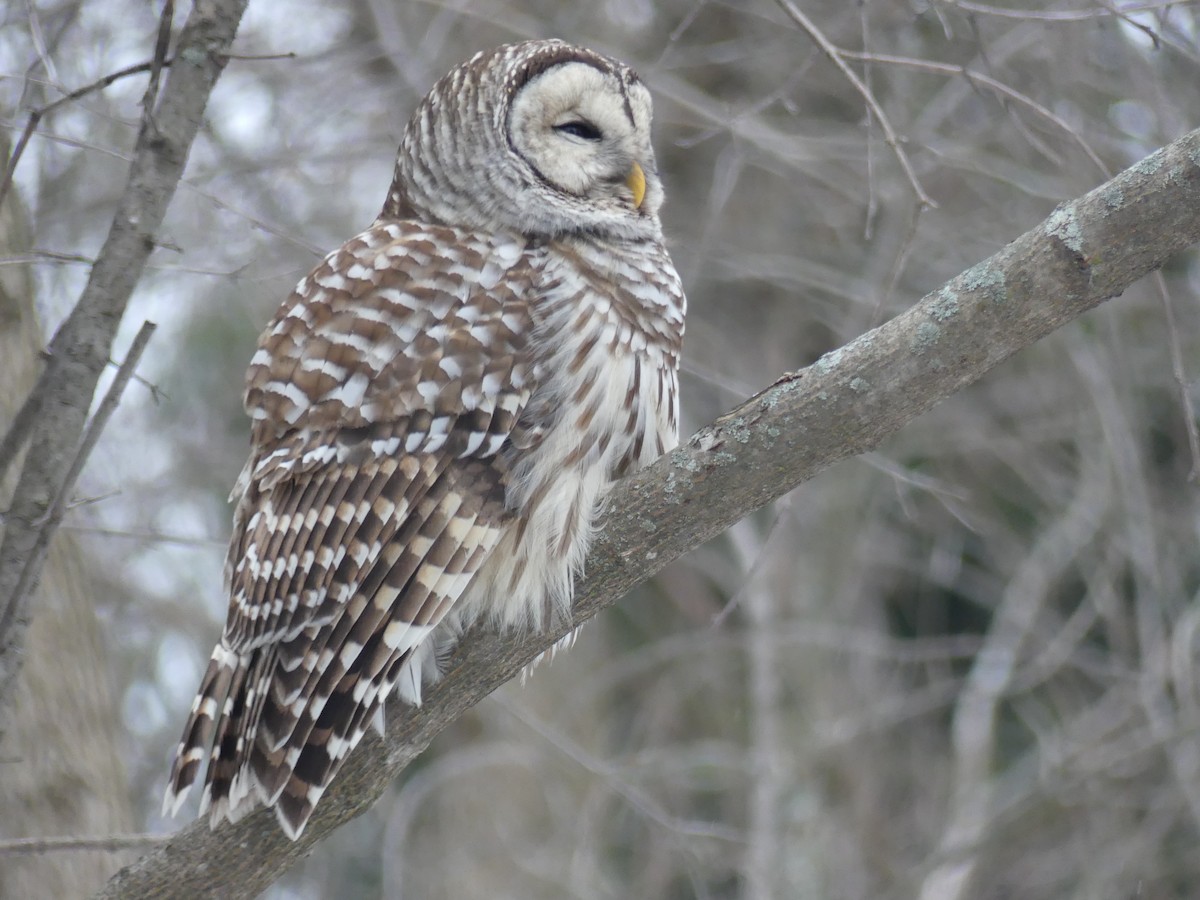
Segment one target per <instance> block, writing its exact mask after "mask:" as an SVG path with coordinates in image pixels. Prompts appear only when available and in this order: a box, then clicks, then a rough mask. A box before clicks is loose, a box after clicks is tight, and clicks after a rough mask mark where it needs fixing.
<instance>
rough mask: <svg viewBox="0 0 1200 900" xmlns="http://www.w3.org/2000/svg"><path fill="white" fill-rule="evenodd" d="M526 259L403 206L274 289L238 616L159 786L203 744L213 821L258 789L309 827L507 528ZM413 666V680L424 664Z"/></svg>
mask: <svg viewBox="0 0 1200 900" xmlns="http://www.w3.org/2000/svg"><path fill="white" fill-rule="evenodd" d="M526 262H527V257H526V256H525V255H524V243H523V242H522V241H520V240H519V239H517V238H498V237H488V236H482V235H477V234H474V233H471V232H464V231H461V230H458V229H451V228H440V227H432V226H422V225H418V224H417V223H412V222H389V223H385V224H380V225H377V226H376V227H375V228H373V229H371V230H370V231H367V232H365V233H363V234H362V235H359V236H358V237H357V238H355V239H353V240H351V241H350V242H348V243H347V244H346V245H345V246H343V247H342V248H341V249H339V250H338V251H336V252H334V253H332V254H330V256H328V257H327V258H326V259H325V261H324V262H323V263H322V264H321V265H320V266H318V268H317V269H316V270H314V271H313V273H312V274H310V275H309V276H308V277H307V278H305V279H304V280H303V281H301V283H300V284H299V286H298V287H297V289H296V291H295V292H294V293H293V294H292V296H291V297H290V298H289V299H288V300H287V301H286V302H285V303H284V304H283V305H282V306H281V307H280V310H279V312H278V313H277V315H276V316H275V319H274V320H273V321H272V323H271V325H269V326H268V328H267V330H266V331H265V332H264V334H263V336H262V338H261V339H260V341H259V349H258V352H257V353H256V354H255V356H254V358H253V360H252V362H251V366H250V370H249V373H248V376H247V390H246V396H245V401H246V409H247V411H248V413H249V414H250V415H251V417H252V418H253V420H254V428H253V451H252V454H251V457H250V461H249V462H248V463H247V466H246V469H245V470H244V471H243V473H242V477H241V478H240V479H239V484H238V487H237V488H235V495H239V494H240V500H239V503H238V507H237V511H236V513H235V520H234V536H233V540H232V542H231V546H230V552H229V557H228V560H227V563H226V579H227V582H228V588H229V592H230V607H229V617H228V621H227V623H226V626H225V632H224V635H223V637H222V640H221V643H220V645H219V646H218V647H217V648H216V650H215V651H214V653H213V659H212V662H211V663H210V665H209V669H208V672H207V674H206V676H205V679H204V681H203V683H202V685H201V690H200V693H199V695H198V697H197V700H196V703H195V705H194V706H193V713H192V718H191V720H190V721H189V723H188V726H187V728H186V729H185V732H184V740H183V742H182V743H181V745H180V750H179V754H178V756H177V758H176V762H175V767H174V769H173V771H172V773H171V780H170V782H169V784H170V787H169V789H168V797H167V804H166V806H168V807H174V808H178V806H179V804H180V803H181V802H182V799H183V796H184V795H185V794H186V791H187V790H188V787H189V785H190V784H191V782H192V781H193V779H194V778H195V776H196V774H197V771H198V768H199V764H200V761H201V760H202V759H203V756H204V753H205V749H206V748H207V747H208V746H209V744H210V743H211V744H212V746H213V749H212V755H211V763H210V765H209V769H208V774H207V779H206V792H205V805H206V806H207V805H209V804H211V808H212V818H213V822H214V824H215V823H216V821H218V820H219V819H220V818H222V817H224V818H228V819H230V820H231V821H233V820H236V819H237V818H239V817H240V816H241V815H243V814H244V813H245V812H246V811H249V809H252V808H253V806H254V805H255V802H256V800H255V798H254V797H253V796H251V791H252V789H253V791H254V793H255V794H257V799H258V800H261V801H262V802H264V803H266V804H267V805H269V806H270V805H273V806H275V809H276V813H277V815H278V817H279V821H280V823H281V825H282V826H283V828H284V830H285V831H287V833H288V834H289V835H291V836H292V837H295V836H297V835H298V834H299V833H300V831H301V830H302V829H303V827H304V825H305V823H306V822H307V820H308V817H309V815H311V812H312V810H313V808H314V807H315V805H316V803H317V800H318V799H319V798H320V795H321V793H322V792H323V791H324V790H325V788H326V787H327V786H328V784H329V782H330V780H331V779H332V778H333V775H334V774H335V773H336V771H337V769H338V768H339V767H340V765H341V762H342V761H343V760H344V759H345V756H346V754H347V753H349V751H350V750H351V749H352V748H353V747H354V746H355V745H356V744H357V743H358V741H359V739H360V738H361V737H362V735H363V733H364V731H365V728H366V726H367V724H368V723H369V722H370V721H371V720H372V717H373V716H374V714H375V712H376V711H377V710H378V709H379V707H380V705H381V704H382V701H383V698H384V697H385V696H386V695H387V694H388V693H389V691H390V690H391V689H392V687H393V686H394V685H395V683H396V680H397V678H398V677H400V676H401V671H402V669H404V668H405V667H404V666H403V663H404V661H405V660H406V659H407V658H408V657H409V656H410V655H411V654H412V653H413V651H414V650H415V649H416V648H418V647H419V646H420V645H421V643H422V641H424V640H425V638H426V637H428V635H429V634H430V632H431V631H432V630H433V628H434V627H435V626H436V625H437V624H438V622H439V621H440V620H441V619H442V617H443V616H444V615H445V613H446V611H447V610H448V609H449V608H450V607H451V606H452V605H453V604H454V602H455V601H456V600H457V599H458V598H459V596H460V595H461V594H462V592H463V590H464V589H465V588H466V586H467V585H468V583H469V582H470V580H471V577H472V576H473V575H474V573H475V572H476V571H477V570H478V568H479V567H480V565H481V564H482V563H483V561H484V559H486V557H487V555H488V554H489V553H490V552H491V550H492V549H493V548H494V547H495V545H496V543H497V542H498V541H499V539H500V537H501V534H502V530H503V528H504V526H505V523H506V521H507V519H508V517H509V513H508V512H507V511H506V509H505V496H504V495H505V481H506V478H505V475H506V472H505V467H504V458H505V457H504V455H503V454H501V453H500V451H501V449H502V448H503V447H504V446H505V444H506V442H516V443H518V444H521V443H523V442H529V441H532V440H534V436H532V435H528V434H523V433H522V431H521V429H520V428H519V426H518V418H519V416H520V413H521V411H522V409H523V408H524V407H525V405H526V403H527V402H528V400H529V396H530V393H531V391H532V389H533V386H534V383H535V381H536V374H537V373H536V372H535V371H534V369H533V365H532V363H531V361H530V358H529V355H528V353H527V351H526V339H527V337H528V335H529V333H530V331H531V330H532V322H531V319H530V313H529V303H528V295H529V286H530V269H529V266H528V265H527V264H526ZM405 675H406V677H408V676H411V677H412V678H414V679H416V682H417V683H416V684H414V685H410V686H408V690H407V693H408V694H409V695H410V696H415V697H416V698H417V699H419V696H420V684H419V680H420V671H419V667H414V666H409V667H407V669H406V671H405ZM214 738H215V739H214Z"/></svg>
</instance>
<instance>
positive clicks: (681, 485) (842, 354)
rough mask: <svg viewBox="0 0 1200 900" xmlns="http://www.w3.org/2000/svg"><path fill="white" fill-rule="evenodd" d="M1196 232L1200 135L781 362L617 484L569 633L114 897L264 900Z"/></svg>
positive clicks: (483, 639) (504, 659) (194, 841)
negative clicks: (666, 592)
mask: <svg viewBox="0 0 1200 900" xmlns="http://www.w3.org/2000/svg"><path fill="white" fill-rule="evenodd" d="M1197 242H1200V131H1194V132H1192V133H1191V134H1189V135H1187V136H1186V137H1184V138H1182V139H1180V140H1178V141H1176V142H1175V143H1173V144H1171V145H1170V146H1168V147H1166V148H1165V149H1163V150H1160V151H1159V152H1157V153H1155V154H1153V155H1152V156H1150V157H1148V158H1147V159H1145V160H1143V161H1142V162H1140V163H1138V164H1137V165H1135V166H1133V167H1132V168H1131V169H1128V170H1127V171H1125V172H1124V173H1122V174H1121V175H1119V176H1117V177H1116V178H1115V179H1113V180H1112V181H1110V182H1108V183H1107V184H1105V185H1103V186H1101V187H1099V188H1097V189H1096V190H1094V191H1092V192H1091V193H1089V194H1087V195H1086V196H1084V197H1082V198H1080V199H1078V200H1074V201H1072V202H1069V203H1065V204H1063V205H1061V206H1060V207H1058V209H1056V210H1055V211H1054V212H1053V213H1052V214H1051V215H1050V217H1049V218H1048V219H1047V220H1046V221H1045V222H1043V223H1042V224H1041V225H1039V226H1037V227H1036V228H1034V229H1033V230H1032V231H1029V232H1027V233H1026V234H1024V235H1022V236H1021V237H1020V238H1018V239H1017V240H1016V241H1014V242H1013V243H1011V244H1009V245H1008V246H1007V247H1005V248H1004V249H1003V250H1001V251H1000V252H999V253H997V254H996V255H995V256H993V257H991V258H990V259H988V260H986V261H984V262H982V263H980V264H978V265H976V266H974V267H972V268H970V269H968V270H967V271H966V272H964V273H962V274H961V275H959V276H958V277H957V278H955V279H954V280H952V281H951V282H949V283H948V284H947V285H945V286H944V287H942V288H940V289H939V290H937V291H935V292H933V293H932V294H929V295H928V296H926V297H925V298H924V299H923V300H921V302H920V303H918V304H917V305H916V306H914V307H913V308H912V309H910V310H908V311H907V312H905V313H904V314H902V315H900V316H898V317H897V318H895V319H893V320H892V321H891V322H888V323H887V324H885V325H883V326H881V327H879V328H876V329H874V330H873V331H870V332H868V333H867V334H864V335H862V336H861V337H859V338H857V339H855V340H854V341H851V342H850V343H849V344H847V345H846V346H845V347H842V348H841V349H839V350H835V351H833V352H832V353H829V354H826V355H825V356H824V357H822V358H821V359H820V360H818V361H817V362H816V363H815V364H814V365H812V366H810V367H809V368H808V369H806V370H804V371H803V372H801V373H797V374H792V375H786V376H784V377H783V378H781V379H780V380H779V381H777V382H776V383H775V384H774V385H772V386H771V387H769V388H768V389H767V390H765V391H763V392H762V393H760V394H758V395H757V396H756V397H753V398H752V399H750V400H749V401H748V402H746V403H744V404H743V405H742V406H740V407H739V408H737V409H735V410H734V411H732V412H731V413H729V414H727V415H725V416H722V417H721V418H720V419H718V420H717V421H716V422H714V423H713V424H712V425H710V426H708V427H706V428H703V429H701V431H700V432H698V433H697V434H696V435H695V436H693V437H692V438H691V440H689V441H688V442H687V443H686V444H685V445H684V446H682V447H681V448H679V449H678V450H676V451H674V452H672V453H670V454H668V455H667V456H665V457H663V458H662V459H660V460H658V461H657V462H656V463H654V465H652V466H650V467H649V468H648V469H645V470H643V471H642V472H639V473H637V474H635V475H633V476H631V477H630V478H627V479H625V480H623V481H622V482H621V483H620V484H618V485H617V486H616V487H615V488H614V490H613V493H612V496H611V499H610V501H609V504H608V513H607V514H606V516H605V517H604V520H603V531H602V533H601V535H600V537H599V539H598V540H597V542H596V545H595V547H594V548H593V551H592V554H591V556H590V557H589V560H588V575H587V578H586V579H584V580H583V581H581V582H580V584H579V585H578V587H577V591H576V596H577V600H576V604H575V610H574V619H573V621H572V622H571V623H569V624H568V625H567V626H565V627H563V628H562V629H560V630H558V631H551V632H547V633H543V634H529V635H523V636H512V635H509V636H503V635H498V634H495V633H492V632H489V631H487V630H486V629H483V628H474V629H472V630H471V631H470V632H468V634H467V635H466V636H465V637H464V639H463V641H462V642H461V643H460V644H459V646H458V648H457V649H456V650H455V652H454V653H453V655H452V657H451V658H450V660H449V662H448V666H447V672H446V677H445V679H444V680H443V681H442V682H441V683H439V684H438V685H436V686H434V687H433V688H432V689H431V690H430V691H429V693H428V695H427V699H426V703H425V705H424V706H423V707H421V708H420V709H419V710H414V709H411V708H408V707H405V706H403V705H401V704H399V703H393V704H390V706H389V711H388V725H387V729H388V731H387V734H388V736H387V738H386V739H381V738H380V737H379V736H378V735H376V734H375V733H374V732H373V731H372V732H368V734H367V736H366V737H365V738H364V739H363V741H362V744H361V745H360V746H359V748H358V749H357V750H356V751H355V752H354V753H353V754H351V756H350V758H349V760H348V761H347V763H346V766H345V768H344V769H343V770H342V772H341V774H340V775H339V776H338V778H337V779H336V780H335V782H334V784H333V786H332V787H331V789H330V790H329V792H328V793H327V794H326V795H325V797H324V798H323V799H322V802H321V805H320V806H319V807H318V808H317V812H316V815H315V816H314V817H313V819H312V821H311V822H310V823H309V825H308V828H307V830H306V831H305V832H304V835H303V836H302V837H301V838H300V840H298V841H296V842H294V843H293V842H290V841H288V839H287V838H286V837H285V836H284V835H283V833H282V832H281V831H280V830H279V828H278V827H277V826H276V824H275V821H274V816H273V814H271V813H270V812H267V811H265V810H259V811H258V812H256V813H254V814H253V815H251V816H248V817H247V818H246V819H244V820H243V821H241V822H239V823H238V824H237V825H233V826H229V825H222V826H221V827H220V828H218V830H216V831H215V832H214V831H210V830H209V827H208V824H207V822H195V823H193V824H191V825H189V826H187V827H186V828H184V829H183V830H182V831H180V832H179V833H178V834H177V835H176V836H175V837H174V838H173V839H172V840H171V841H169V842H168V843H167V844H165V845H164V846H163V847H161V848H158V849H156V850H155V851H154V852H153V853H151V854H150V855H148V856H146V857H145V858H143V859H142V860H140V861H139V862H137V863H135V864H134V865H132V866H130V867H128V868H126V869H124V870H123V871H121V872H120V873H118V874H117V875H116V876H115V877H114V878H113V879H112V881H110V882H109V884H108V885H107V887H106V888H105V889H104V890H103V891H102V892H101V893H100V894H99V895H98V896H101V897H145V896H154V897H189V898H191V897H217V896H220V897H253V896H255V895H257V894H258V893H259V892H260V891H262V890H263V888H265V887H266V886H267V885H268V884H270V883H271V882H272V881H274V880H275V879H276V878H278V877H279V876H280V875H281V874H282V873H283V872H284V871H285V870H286V869H287V868H288V867H289V866H290V865H292V864H293V863H294V862H296V861H297V860H299V859H301V858H302V857H304V856H306V855H307V854H308V853H309V852H311V850H312V848H313V846H314V845H315V844H316V843H317V842H318V841H320V840H321V838H322V837H324V836H325V835H326V834H328V833H329V832H330V831H332V830H333V829H334V828H336V827H337V826H338V825H340V824H342V823H343V822H346V821H348V820H349V819H351V818H353V817H354V816H357V815H359V814H360V813H362V812H364V811H365V810H366V809H367V808H369V807H370V806H371V805H372V804H373V803H374V802H375V800H376V799H377V798H378V797H379V795H380V794H381V793H382V792H383V790H384V789H385V788H386V787H387V785H388V784H389V783H390V782H391V781H392V779H394V778H395V777H396V775H397V774H399V773H400V772H401V771H402V770H403V769H404V768H405V766H407V765H408V764H409V762H411V761H412V760H413V758H414V757H416V756H417V754H419V753H420V752H421V751H422V750H424V749H425V747H426V746H427V745H428V744H429V742H430V741H431V740H432V739H433V737H434V736H435V735H436V734H437V733H438V732H440V731H441V730H442V729H443V728H445V727H446V726H447V725H448V724H449V723H450V722H451V721H453V720H454V719H455V718H456V717H457V716H459V715H460V714H461V713H462V712H463V711H464V710H466V709H468V708H469V707H471V706H473V705H474V704H475V703H477V702H478V701H479V700H481V699H482V698H483V697H485V696H486V695H487V694H489V693H490V692H491V691H493V690H495V689H496V688H497V687H499V686H500V685H501V684H503V683H504V682H505V681H507V680H508V679H510V678H512V677H513V675H515V674H516V673H517V672H519V671H520V670H521V669H522V668H523V667H524V666H526V665H528V664H529V663H530V662H531V661H532V660H534V659H536V658H537V657H538V655H539V654H541V653H543V652H545V651H546V650H547V649H549V648H550V647H551V646H552V645H553V644H554V642H555V641H557V640H558V639H559V638H561V637H562V636H563V635H564V634H565V633H566V632H567V631H568V630H569V629H570V628H574V627H577V626H578V625H580V624H581V623H583V622H585V621H586V620H588V619H590V618H591V617H592V616H594V615H595V614H596V613H597V612H599V611H600V610H601V609H603V608H605V607H607V606H609V605H611V604H612V603H614V602H615V601H616V600H617V599H618V598H619V597H621V596H622V595H623V594H625V593H626V592H627V591H628V590H629V589H630V588H631V587H633V586H634V585H635V584H637V583H638V582H640V581H644V580H645V579H647V578H649V577H650V576H651V575H653V574H654V573H655V572H657V571H658V570H659V569H661V568H663V566H665V565H666V564H667V563H669V562H671V561H672V560H674V559H676V558H677V557H679V556H680V555H682V554H683V553H686V552H687V551H689V550H691V549H692V548H694V547H696V546H698V545H699V544H701V543H703V542H704V541H706V540H708V539H709V538H710V537H713V536H714V535H716V534H718V533H719V532H721V531H722V530H723V529H725V528H727V527H728V526H729V525H731V524H732V523H733V522H735V521H737V520H738V519H740V518H741V517H743V516H744V515H746V514H747V513H749V512H751V511H753V510H755V509H757V508H759V507H761V506H763V505H765V504H766V503H769V502H770V501H771V500H773V499H775V498H777V497H779V496H781V495H783V494H785V493H787V492H788V491H790V490H791V489H792V488H794V487H795V486H796V485H797V484H799V483H800V482H802V481H804V480H806V479H808V478H811V477H812V476H813V475H815V474H816V473H818V472H820V471H821V470H822V469H825V468H826V467H828V466H830V465H832V464H833V463H835V462H837V461H839V460H842V459H845V458H846V457H849V456H853V455H855V454H857V453H861V452H863V451H865V450H867V449H870V448H872V447H874V446H876V445H877V444H879V442H880V441H882V440H883V439H884V438H886V437H888V436H889V435H891V434H893V433H895V432H896V431H898V430H899V429H900V428H901V427H902V426H904V425H905V424H907V423H908V422H910V421H911V420H912V419H914V418H915V417H917V416H918V415H920V414H921V413H923V412H925V411H926V410H928V409H929V408H930V407H932V406H933V405H935V404H936V403H938V402H939V401H941V400H943V399H945V398H946V397H948V396H950V395H951V394H953V393H954V392H955V391H957V390H959V389H960V388H962V387H964V386H965V385H967V384H970V383H972V382H974V381H976V380H978V379H979V378H981V377H982V376H983V375H984V374H985V373H986V372H988V371H989V370H990V369H991V368H993V367H994V366H996V365H997V364H999V363H1000V362H1002V361H1004V360H1005V359H1007V358H1008V357H1009V356H1011V355H1012V354H1014V353H1016V352H1017V351H1018V350H1020V349H1022V348H1024V347H1027V346H1029V345H1030V344H1033V343H1034V342H1035V341H1037V340H1039V339H1040V338H1042V337H1045V336H1046V335H1047V334H1049V333H1050V332H1052V331H1053V330H1054V329H1056V328H1058V327H1059V326H1061V325H1063V324H1065V323H1067V322H1069V321H1071V320H1072V319H1074V318H1076V317H1077V316H1079V315H1080V314H1082V313H1083V312H1085V311H1087V310H1089V309H1092V308H1093V307H1095V306H1097V305H1099V304H1100V303H1101V302H1103V301H1104V300H1107V299H1108V298H1110V297H1114V296H1116V295H1117V294H1119V293H1121V292H1122V291H1123V290H1125V288H1127V287H1128V286H1129V285H1131V284H1132V283H1133V282H1134V281H1136V280H1137V279H1139V278H1141V277H1142V276H1143V275H1145V274H1147V273H1148V272H1151V271H1153V270H1154V269H1156V268H1158V267H1159V266H1161V265H1163V263H1164V262H1166V261H1167V260H1168V259H1170V258H1171V256H1173V255H1174V254H1176V253H1178V252H1180V251H1181V250H1183V249H1185V248H1187V247H1189V246H1191V245H1193V244H1195V243H1197Z"/></svg>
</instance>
